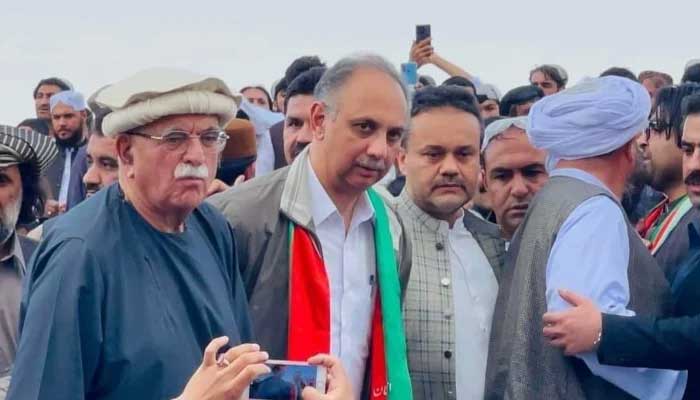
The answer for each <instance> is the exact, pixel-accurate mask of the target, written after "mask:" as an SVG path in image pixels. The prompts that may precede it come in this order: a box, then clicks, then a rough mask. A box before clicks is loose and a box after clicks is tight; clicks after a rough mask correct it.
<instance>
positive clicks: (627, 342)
mask: <svg viewBox="0 0 700 400" xmlns="http://www.w3.org/2000/svg"><path fill="white" fill-rule="evenodd" d="M698 225H700V224H698V221H696V222H695V223H694V224H692V225H691V226H689V227H688V234H689V239H690V250H689V253H688V258H687V259H686V260H685V261H684V262H683V263H682V264H681V266H680V268H679V269H678V273H677V276H676V277H675V279H674V281H673V282H671V289H672V292H673V316H674V318H667V319H659V318H655V317H650V316H636V317H621V316H616V315H607V314H603V336H602V340H601V342H600V347H599V348H598V360H599V361H600V362H601V363H603V364H609V365H618V366H623V367H646V368H661V369H676V370H688V385H687V387H686V392H685V398H686V399H700V235H698V233H697V232H698V231H700V230H698Z"/></svg>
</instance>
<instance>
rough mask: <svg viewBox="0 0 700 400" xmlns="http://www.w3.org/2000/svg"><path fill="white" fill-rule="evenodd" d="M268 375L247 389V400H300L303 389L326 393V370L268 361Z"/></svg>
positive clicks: (312, 366)
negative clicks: (308, 388) (307, 388)
mask: <svg viewBox="0 0 700 400" xmlns="http://www.w3.org/2000/svg"><path fill="white" fill-rule="evenodd" d="M265 364H266V365H267V366H268V367H270V371H272V372H270V373H269V374H265V375H261V376H259V377H258V378H257V379H255V380H254V381H253V383H251V384H250V386H249V387H248V393H247V396H246V395H245V394H244V396H243V399H249V400H302V398H301V392H302V391H303V390H304V388H305V387H307V386H311V387H315V388H316V389H317V390H318V391H320V392H321V393H326V368H324V367H323V366H317V365H311V364H309V363H305V362H296V361H284V360H268V361H267V362H266V363H265Z"/></svg>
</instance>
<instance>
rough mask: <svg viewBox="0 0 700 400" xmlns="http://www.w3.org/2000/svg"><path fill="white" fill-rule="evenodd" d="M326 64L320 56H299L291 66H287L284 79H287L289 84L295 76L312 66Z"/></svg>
mask: <svg viewBox="0 0 700 400" xmlns="http://www.w3.org/2000/svg"><path fill="white" fill-rule="evenodd" d="M325 66H326V64H325V63H324V62H322V61H321V59H320V58H318V56H303V57H299V58H297V59H296V60H294V61H292V63H291V64H290V65H289V67H287V70H286V71H285V72H284V79H285V80H286V81H287V85H290V84H291V83H292V81H293V80H294V78H296V77H297V76H299V75H301V74H302V73H304V72H306V71H308V70H310V69H311V68H313V67H325Z"/></svg>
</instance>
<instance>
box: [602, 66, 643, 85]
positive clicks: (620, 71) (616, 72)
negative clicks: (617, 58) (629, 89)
mask: <svg viewBox="0 0 700 400" xmlns="http://www.w3.org/2000/svg"><path fill="white" fill-rule="evenodd" d="M604 76H619V77H622V78H627V79H630V80H633V81H635V82H639V81H638V80H637V77H636V76H635V75H634V73H632V71H630V70H628V69H627V68H622V67H612V68H608V69H606V70H605V71H603V72H602V73H601V74H600V77H601V78H602V77H604Z"/></svg>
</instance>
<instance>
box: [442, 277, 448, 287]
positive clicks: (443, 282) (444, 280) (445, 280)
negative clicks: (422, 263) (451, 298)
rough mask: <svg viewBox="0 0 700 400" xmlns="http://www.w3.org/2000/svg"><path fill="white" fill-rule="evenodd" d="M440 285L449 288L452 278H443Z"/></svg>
mask: <svg viewBox="0 0 700 400" xmlns="http://www.w3.org/2000/svg"><path fill="white" fill-rule="evenodd" d="M440 284H441V285H442V286H443V287H449V286H450V278H442V279H440Z"/></svg>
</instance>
